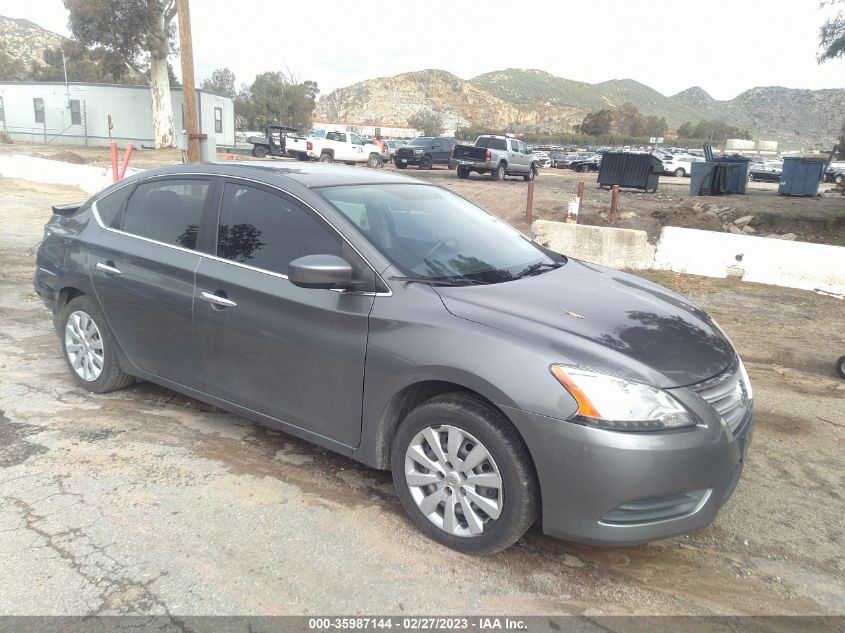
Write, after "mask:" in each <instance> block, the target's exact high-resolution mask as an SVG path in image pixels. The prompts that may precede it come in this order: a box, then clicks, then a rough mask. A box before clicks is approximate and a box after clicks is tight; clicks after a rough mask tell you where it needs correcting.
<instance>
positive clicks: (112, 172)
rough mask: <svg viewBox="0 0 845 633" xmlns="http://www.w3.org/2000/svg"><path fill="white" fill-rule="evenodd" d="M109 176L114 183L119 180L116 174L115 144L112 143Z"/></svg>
mask: <svg viewBox="0 0 845 633" xmlns="http://www.w3.org/2000/svg"><path fill="white" fill-rule="evenodd" d="M111 175H112V180H113V181H114V182H117V181H118V180H120V178H119V177H118V173H117V143H115V142H114V141H112V142H111Z"/></svg>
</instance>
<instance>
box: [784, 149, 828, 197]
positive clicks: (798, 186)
mask: <svg viewBox="0 0 845 633" xmlns="http://www.w3.org/2000/svg"><path fill="white" fill-rule="evenodd" d="M826 163H827V161H825V160H824V159H823V158H798V157H789V158H784V159H783V171H782V172H781V175H780V184H779V185H778V193H779V194H781V195H784V196H815V195H817V194H818V193H819V183H820V182H821V179H822V176H823V174H824V168H825V165H826Z"/></svg>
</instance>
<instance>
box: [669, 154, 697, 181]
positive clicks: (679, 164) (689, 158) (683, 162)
mask: <svg viewBox="0 0 845 633" xmlns="http://www.w3.org/2000/svg"><path fill="white" fill-rule="evenodd" d="M703 162H704V159H703V158H699V157H698V156H693V155H691V154H675V155H674V156H670V157H669V158H667V159H665V160H663V173H664V174H668V175H670V176H676V177H678V178H682V177H684V176H689V175H690V174H691V173H692V164H693V163H703Z"/></svg>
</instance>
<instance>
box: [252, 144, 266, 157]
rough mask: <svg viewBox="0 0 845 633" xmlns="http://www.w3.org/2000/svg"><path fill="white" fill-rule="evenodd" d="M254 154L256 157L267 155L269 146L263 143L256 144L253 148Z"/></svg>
mask: <svg viewBox="0 0 845 633" xmlns="http://www.w3.org/2000/svg"><path fill="white" fill-rule="evenodd" d="M252 155H253V156H255V157H256V158H264V157H265V156H267V148H266V147H264V146H263V145H255V146H253V148H252Z"/></svg>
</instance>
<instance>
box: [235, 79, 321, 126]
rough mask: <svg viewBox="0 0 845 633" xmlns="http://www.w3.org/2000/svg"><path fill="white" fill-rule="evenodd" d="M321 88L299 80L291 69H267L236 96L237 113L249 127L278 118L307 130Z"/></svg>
mask: <svg viewBox="0 0 845 633" xmlns="http://www.w3.org/2000/svg"><path fill="white" fill-rule="evenodd" d="M319 93H320V90H319V89H318V88H317V83H316V82H314V81H303V82H301V81H299V79H298V78H297V77H296V75H295V74H293V73H291V72H290V71H288V72H286V73H283V72H279V71H276V72H266V73H261V74H260V75H258V76H256V78H255V81H253V82H252V85H251V86H249V87H247V86H242V87H241V90H240V92H239V93H238V95H237V97H236V98H235V116H236V117H237V118H238V120H239V121H240V122H241V123H242V124H243V125H245V126H246V127H251V128H259V129H260V128H263V127H264V126H265V125H267V124H268V123H272V122H275V121H278V122H281V123H284V124H285V125H290V126H291V127H295V128H297V129H298V130H300V131H302V132H305V131H306V130H310V129H311V123H312V119H313V116H314V105H315V103H316V99H317V95H318V94H319Z"/></svg>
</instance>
